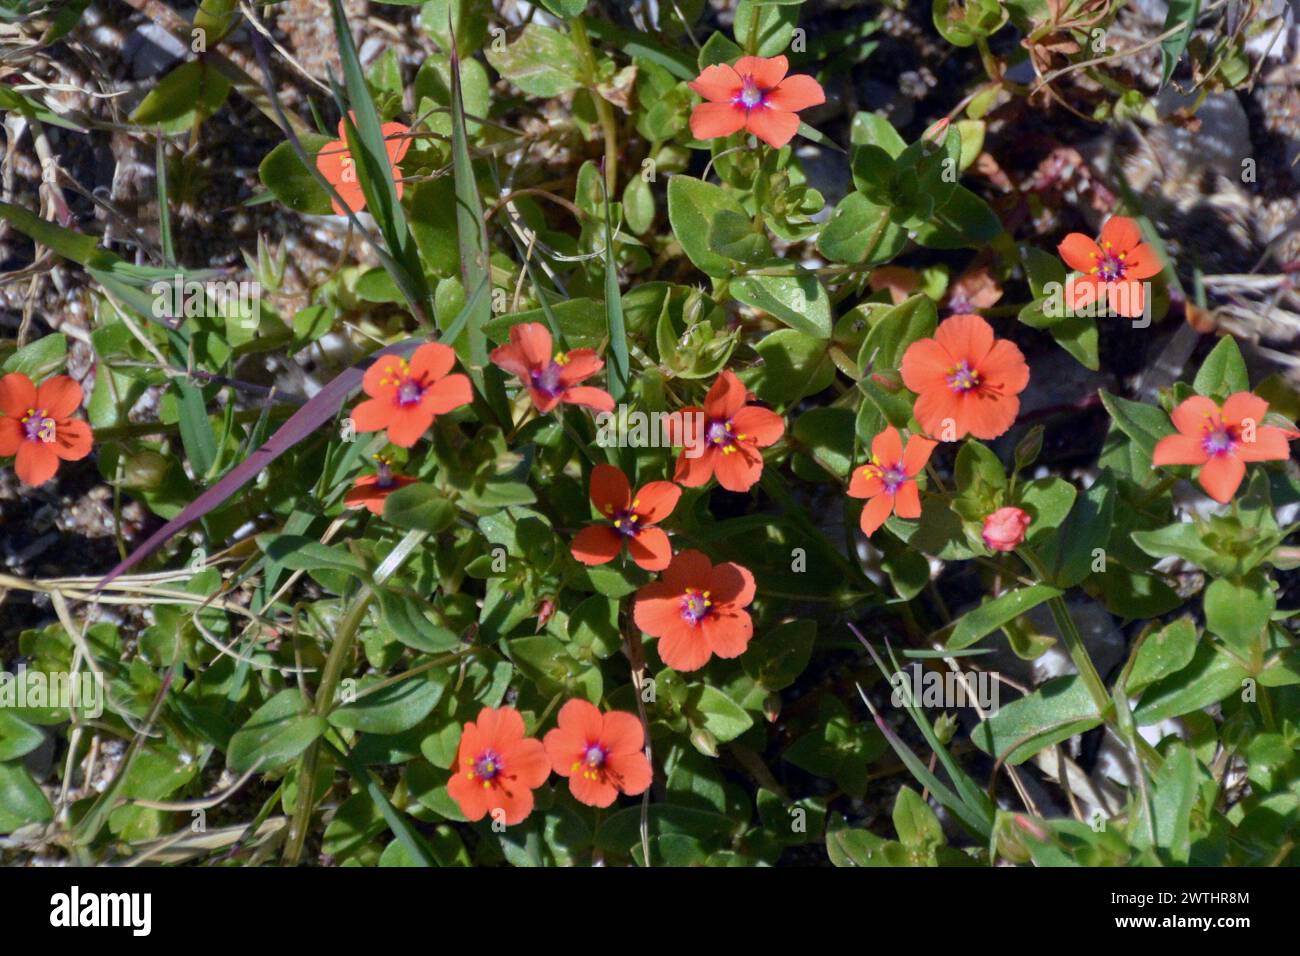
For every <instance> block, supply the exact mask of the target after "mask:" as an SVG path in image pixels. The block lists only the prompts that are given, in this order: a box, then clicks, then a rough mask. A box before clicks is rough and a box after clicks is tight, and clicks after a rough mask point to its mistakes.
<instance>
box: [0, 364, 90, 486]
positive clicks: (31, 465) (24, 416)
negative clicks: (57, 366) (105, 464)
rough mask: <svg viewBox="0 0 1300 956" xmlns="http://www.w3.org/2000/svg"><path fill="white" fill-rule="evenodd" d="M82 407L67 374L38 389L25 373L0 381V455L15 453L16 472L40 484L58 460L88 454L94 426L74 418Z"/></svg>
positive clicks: (77, 458)
mask: <svg viewBox="0 0 1300 956" xmlns="http://www.w3.org/2000/svg"><path fill="white" fill-rule="evenodd" d="M80 406H81V386H80V385H78V384H77V383H76V382H75V381H73V380H72V379H70V378H68V376H66V375H55V376H54V377H53V378H47V379H46V380H45V381H44V382H42V383H41V386H40V388H37V387H36V386H35V385H34V384H33V383H32V380H31V379H30V378H28V377H27V376H26V375H24V374H23V373H22V372H10V373H9V374H8V375H6V376H4V377H3V378H0V457H7V456H9V455H16V456H17V457H16V458H15V459H14V470H15V471H17V472H18V478H19V480H20V481H22V482H23V483H24V484H28V485H42V484H44V483H45V482H47V481H49V480H50V479H51V478H53V477H54V473H55V472H56V471H58V470H59V461H60V460H63V461H80V460H81V459H82V458H85V457H86V456H87V455H89V454H90V449H91V447H92V445H93V444H94V436H93V434H92V433H91V430H90V426H89V425H87V424H86V423H85V422H83V421H80V420H78V419H75V418H73V417H72V414H73V413H74V412H75V411H76V410H77V409H78V408H79V407H80Z"/></svg>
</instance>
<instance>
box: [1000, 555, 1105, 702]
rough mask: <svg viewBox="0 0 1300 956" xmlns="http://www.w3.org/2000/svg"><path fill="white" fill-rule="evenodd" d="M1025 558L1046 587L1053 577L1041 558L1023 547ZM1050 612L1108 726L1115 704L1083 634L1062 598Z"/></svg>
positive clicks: (1049, 604) (1050, 605) (1052, 602)
mask: <svg viewBox="0 0 1300 956" xmlns="http://www.w3.org/2000/svg"><path fill="white" fill-rule="evenodd" d="M1016 553H1017V554H1019V555H1020V557H1021V558H1023V559H1024V562H1025V564H1027V565H1029V569H1030V570H1031V571H1032V572H1033V573H1034V576H1035V577H1036V578H1037V579H1038V580H1039V581H1041V582H1042V583H1044V584H1046V583H1048V582H1049V581H1050V575H1048V573H1047V569H1046V568H1044V567H1043V563H1042V561H1040V560H1039V558H1038V555H1036V554H1034V552H1033V551H1031V550H1030V549H1029V548H1027V547H1022V548H1020V549H1019V550H1018V551H1017V552H1016ZM1047 607H1048V610H1050V611H1051V612H1052V620H1053V621H1055V622H1056V629H1057V630H1058V631H1060V632H1061V640H1062V641H1064V642H1065V649H1066V650H1067V651H1068V652H1069V654H1070V660H1072V661H1074V667H1075V669H1076V670H1077V671H1078V672H1079V677H1080V678H1081V679H1082V680H1083V683H1084V686H1086V687H1087V688H1088V693H1089V694H1090V695H1091V696H1092V702H1093V703H1094V704H1095V705H1096V707H1097V713H1098V714H1100V715H1101V717H1102V719H1103V720H1105V721H1106V722H1107V723H1113V722H1114V718H1115V712H1114V705H1113V702H1112V701H1111V699H1110V694H1109V693H1108V692H1107V690H1106V684H1105V682H1104V681H1103V680H1102V679H1101V675H1100V674H1099V673H1097V667H1096V665H1094V664H1093V663H1092V658H1091V657H1090V656H1089V655H1088V649H1087V647H1085V646H1084V643H1083V635H1081V634H1080V633H1079V629H1078V628H1077V627H1075V625H1074V618H1072V617H1071V616H1070V609H1069V608H1068V607H1066V605H1065V600H1064V599H1063V598H1061V597H1059V596H1058V597H1054V598H1051V599H1050V600H1049V601H1048V602H1047Z"/></svg>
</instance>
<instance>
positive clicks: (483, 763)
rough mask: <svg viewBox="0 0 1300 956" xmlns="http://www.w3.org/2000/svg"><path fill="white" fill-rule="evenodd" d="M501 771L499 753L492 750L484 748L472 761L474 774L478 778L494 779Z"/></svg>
mask: <svg viewBox="0 0 1300 956" xmlns="http://www.w3.org/2000/svg"><path fill="white" fill-rule="evenodd" d="M500 773H501V755H500V754H498V753H496V751H493V750H485V751H483V753H482V754H480V755H479V758H478V759H477V760H475V761H474V776H476V777H478V778H479V779H480V780H485V781H491V780H495V779H496V778H497V776H498V775H500Z"/></svg>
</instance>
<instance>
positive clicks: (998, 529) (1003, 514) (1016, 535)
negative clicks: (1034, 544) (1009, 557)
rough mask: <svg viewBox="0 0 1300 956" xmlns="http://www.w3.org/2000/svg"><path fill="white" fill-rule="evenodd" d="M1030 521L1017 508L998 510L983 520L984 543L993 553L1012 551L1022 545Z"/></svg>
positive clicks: (1027, 516)
mask: <svg viewBox="0 0 1300 956" xmlns="http://www.w3.org/2000/svg"><path fill="white" fill-rule="evenodd" d="M1030 520H1031V519H1030V517H1029V515H1027V514H1025V512H1023V511H1021V510H1020V509H1019V508H1014V507H1011V506H1008V507H1006V508H999V509H998V510H997V511H995V512H993V514H991V515H989V516H988V517H987V518H985V519H984V543H985V544H986V545H988V546H989V547H990V548H992V549H993V550H994V551H1014V550H1016V548H1018V547H1020V545H1021V544H1023V543H1024V540H1025V529H1026V528H1028V527H1029V522H1030Z"/></svg>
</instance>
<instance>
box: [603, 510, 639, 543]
mask: <svg viewBox="0 0 1300 956" xmlns="http://www.w3.org/2000/svg"><path fill="white" fill-rule="evenodd" d="M610 519H611V520H612V521H613V522H614V530H615V531H617V532H618V533H619V534H621V535H623V537H625V538H635V537H636V536H637V534H638V533H640V531H641V528H640V526H639V525H638V524H637V522H639V521H640V520H641V516H640V515H638V514H637V513H636V512H635V511H633V510H631V509H630V508H629V509H626V510H624V511H615V512H614V513H613V514H612V515H611V516H610Z"/></svg>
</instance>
